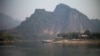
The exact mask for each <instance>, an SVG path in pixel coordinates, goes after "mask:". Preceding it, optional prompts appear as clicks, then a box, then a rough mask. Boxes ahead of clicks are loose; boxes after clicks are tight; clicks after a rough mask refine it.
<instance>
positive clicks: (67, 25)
mask: <svg viewBox="0 0 100 56" xmlns="http://www.w3.org/2000/svg"><path fill="white" fill-rule="evenodd" d="M95 23H96V22H95ZM95 23H94V21H93V20H90V19H89V18H88V17H87V16H86V15H84V14H83V13H81V12H79V11H78V10H76V9H74V8H71V7H69V6H67V5H65V4H58V5H57V6H56V8H55V10H54V11H53V12H49V11H46V10H45V9H36V10H35V13H34V14H32V15H31V16H30V17H28V18H27V19H26V20H25V21H23V22H22V23H21V24H20V25H19V26H18V27H16V28H15V29H13V32H16V33H17V34H20V33H21V34H22V35H24V36H25V37H33V36H37V35H38V36H39V35H40V36H41V35H56V34H58V33H62V32H63V33H68V32H84V31H85V30H90V31H91V32H95V31H97V30H99V28H98V29H97V28H96V25H95ZM97 32H98V31H97ZM99 32H100V31H99Z"/></svg>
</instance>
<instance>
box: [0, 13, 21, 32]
mask: <svg viewBox="0 0 100 56" xmlns="http://www.w3.org/2000/svg"><path fill="white" fill-rule="evenodd" d="M19 24H20V21H18V20H14V19H13V18H11V17H10V16H7V15H5V14H3V13H0V30H7V29H12V28H14V27H16V26H18V25H19Z"/></svg>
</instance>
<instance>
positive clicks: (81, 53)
mask: <svg viewBox="0 0 100 56" xmlns="http://www.w3.org/2000/svg"><path fill="white" fill-rule="evenodd" d="M0 56H100V45H94V44H57V43H41V42H19V43H15V44H12V45H2V46H0Z"/></svg>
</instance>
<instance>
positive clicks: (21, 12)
mask: <svg viewBox="0 0 100 56" xmlns="http://www.w3.org/2000/svg"><path fill="white" fill-rule="evenodd" d="M59 3H64V4H66V5H69V6H70V7H72V8H75V9H77V10H79V11H80V12H82V13H84V14H85V15H87V16H88V17H89V18H90V19H91V18H94V19H95V18H98V19H100V0H0V12H2V13H5V14H7V15H9V16H11V17H13V18H15V19H18V20H25V18H26V17H29V16H30V15H31V14H32V13H34V11H35V9H36V8H40V9H43V8H44V9H46V10H47V11H53V10H54V9H55V7H56V5H57V4H59Z"/></svg>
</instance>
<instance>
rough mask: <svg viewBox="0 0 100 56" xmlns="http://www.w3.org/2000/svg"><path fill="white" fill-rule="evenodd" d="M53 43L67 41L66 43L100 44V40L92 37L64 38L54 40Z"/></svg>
mask: <svg viewBox="0 0 100 56" xmlns="http://www.w3.org/2000/svg"><path fill="white" fill-rule="evenodd" d="M53 43H66V44H100V40H90V39H72V40H68V39H64V40H59V41H53Z"/></svg>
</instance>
